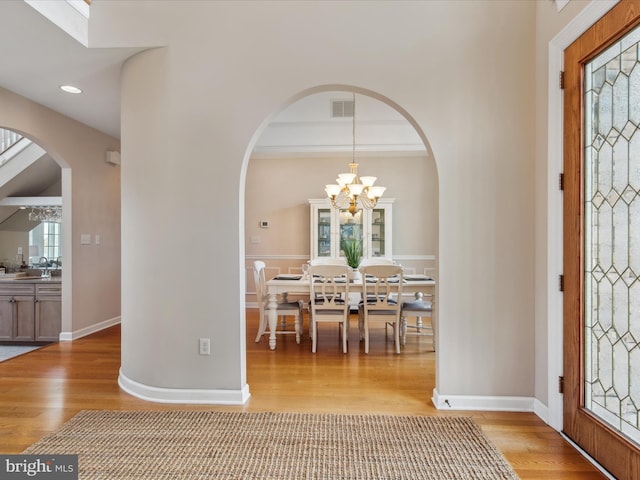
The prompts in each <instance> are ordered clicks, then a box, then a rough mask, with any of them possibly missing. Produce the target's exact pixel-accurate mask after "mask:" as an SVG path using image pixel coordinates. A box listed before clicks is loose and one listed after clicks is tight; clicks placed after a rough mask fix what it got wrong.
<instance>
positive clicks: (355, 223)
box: [338, 210, 363, 256]
mask: <svg viewBox="0 0 640 480" xmlns="http://www.w3.org/2000/svg"><path fill="white" fill-rule="evenodd" d="M362 217H363V215H362V210H358V211H357V212H356V214H355V215H351V214H350V213H349V210H340V230H339V232H340V235H339V240H340V244H339V245H338V251H339V252H340V256H344V252H343V250H342V245H343V244H344V243H345V242H353V241H354V240H355V241H356V242H358V243H359V244H360V246H361V247H363V245H362V237H363V234H362V221H363V220H362Z"/></svg>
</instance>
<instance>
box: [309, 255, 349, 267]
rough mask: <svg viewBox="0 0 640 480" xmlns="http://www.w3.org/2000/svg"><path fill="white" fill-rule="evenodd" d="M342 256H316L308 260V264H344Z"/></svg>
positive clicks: (345, 262) (344, 260) (345, 261)
mask: <svg viewBox="0 0 640 480" xmlns="http://www.w3.org/2000/svg"><path fill="white" fill-rule="evenodd" d="M346 264H347V260H346V259H345V258H344V257H318V258H314V259H312V260H309V265H346Z"/></svg>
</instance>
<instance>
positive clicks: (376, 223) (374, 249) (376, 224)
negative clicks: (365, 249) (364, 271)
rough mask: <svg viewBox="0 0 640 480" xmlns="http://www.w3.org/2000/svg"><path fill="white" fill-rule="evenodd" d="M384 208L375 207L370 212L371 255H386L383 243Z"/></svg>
mask: <svg viewBox="0 0 640 480" xmlns="http://www.w3.org/2000/svg"><path fill="white" fill-rule="evenodd" d="M385 213H386V210H385V209H384V208H375V209H373V211H372V213H371V252H370V255H371V256H372V257H384V256H386V253H387V251H386V244H385V240H386V239H385V236H386V235H385V234H386V230H385V225H386V218H385V217H386V215H385Z"/></svg>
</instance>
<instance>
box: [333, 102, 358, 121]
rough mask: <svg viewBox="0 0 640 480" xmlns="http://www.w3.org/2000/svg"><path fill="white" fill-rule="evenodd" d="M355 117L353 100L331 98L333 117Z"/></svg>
mask: <svg viewBox="0 0 640 480" xmlns="http://www.w3.org/2000/svg"><path fill="white" fill-rule="evenodd" d="M351 117H353V100H331V118H351Z"/></svg>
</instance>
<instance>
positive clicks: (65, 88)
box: [60, 85, 82, 93]
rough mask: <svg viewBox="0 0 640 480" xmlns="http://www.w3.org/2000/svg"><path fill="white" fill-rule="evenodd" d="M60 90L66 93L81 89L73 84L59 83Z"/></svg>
mask: <svg viewBox="0 0 640 480" xmlns="http://www.w3.org/2000/svg"><path fill="white" fill-rule="evenodd" d="M60 90H62V91H63V92H67V93H82V90H80V89H79V88H78V87H74V86H73V85H60Z"/></svg>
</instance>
